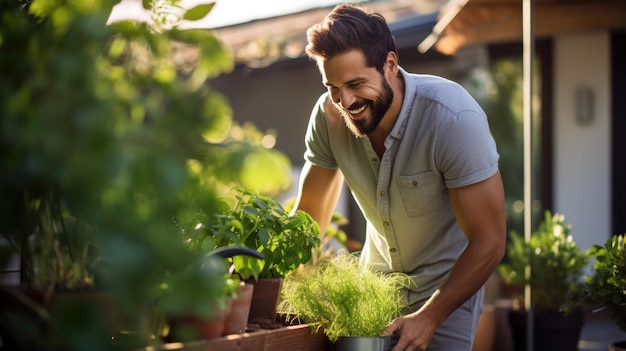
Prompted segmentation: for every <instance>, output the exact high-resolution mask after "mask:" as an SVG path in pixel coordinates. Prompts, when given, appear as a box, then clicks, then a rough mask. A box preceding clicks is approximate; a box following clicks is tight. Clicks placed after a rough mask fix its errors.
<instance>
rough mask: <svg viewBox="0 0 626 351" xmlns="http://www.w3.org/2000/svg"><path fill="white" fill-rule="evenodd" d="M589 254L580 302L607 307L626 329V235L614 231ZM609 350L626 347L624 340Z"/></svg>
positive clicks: (597, 306)
mask: <svg viewBox="0 0 626 351" xmlns="http://www.w3.org/2000/svg"><path fill="white" fill-rule="evenodd" d="M588 254H589V256H590V257H593V258H595V262H594V263H593V272H592V273H591V275H588V276H585V289H584V293H583V298H582V301H581V303H582V304H584V305H590V306H593V307H595V308H596V309H597V310H603V309H606V310H608V311H610V313H611V318H612V319H613V321H615V323H616V324H617V326H618V327H619V328H620V329H621V330H622V331H624V332H626V236H625V235H614V236H612V237H611V238H609V239H608V240H607V241H606V242H605V243H604V246H601V245H594V246H593V247H592V248H591V250H589V252H588ZM609 350H613V351H618V350H619V351H626V340H624V341H621V342H616V343H614V344H612V345H611V346H610V348H609Z"/></svg>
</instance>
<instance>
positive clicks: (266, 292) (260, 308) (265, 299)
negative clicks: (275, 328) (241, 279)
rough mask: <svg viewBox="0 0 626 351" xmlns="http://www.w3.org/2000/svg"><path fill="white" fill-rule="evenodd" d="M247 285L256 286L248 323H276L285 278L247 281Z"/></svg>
mask: <svg viewBox="0 0 626 351" xmlns="http://www.w3.org/2000/svg"><path fill="white" fill-rule="evenodd" d="M246 284H253V285H254V292H253V294H252V303H251V305H250V315H249V316H248V323H258V322H259V321H264V322H275V321H276V307H277V306H278V301H279V299H280V289H281V288H282V286H283V278H261V279H259V280H257V281H255V280H254V279H247V280H246Z"/></svg>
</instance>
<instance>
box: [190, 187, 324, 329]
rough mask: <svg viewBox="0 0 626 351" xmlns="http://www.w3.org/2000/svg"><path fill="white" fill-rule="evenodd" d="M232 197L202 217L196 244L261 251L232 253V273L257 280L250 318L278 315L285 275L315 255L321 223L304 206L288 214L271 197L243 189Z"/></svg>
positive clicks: (254, 282)
mask: <svg viewBox="0 0 626 351" xmlns="http://www.w3.org/2000/svg"><path fill="white" fill-rule="evenodd" d="M233 193H234V196H233V198H230V199H229V198H222V209H221V210H219V211H217V212H216V213H213V214H211V215H209V216H206V217H205V218H203V220H202V222H201V223H200V224H198V225H197V226H196V230H194V233H193V236H194V237H193V239H192V240H191V242H192V245H194V246H196V247H198V248H203V250H215V249H217V248H222V247H229V246H241V247H247V248H251V249H254V250H256V251H258V252H259V253H261V254H262V255H263V257H264V258H263V259H261V260H259V259H257V258H254V257H250V256H234V257H232V258H231V264H232V267H233V269H234V273H235V274H237V275H238V276H239V277H240V278H241V279H242V280H244V281H246V283H250V284H254V285H255V287H254V292H253V297H252V306H251V308H250V314H249V319H248V320H249V322H254V321H255V320H261V319H263V320H269V321H270V322H274V321H275V320H276V306H277V304H278V299H279V297H280V289H281V286H282V282H283V279H284V277H285V276H286V275H287V274H288V273H290V272H292V271H294V270H295V269H297V268H298V267H299V266H300V265H302V264H304V263H307V262H309V261H310V260H311V257H312V252H313V250H314V249H315V248H318V247H319V245H320V238H319V231H320V227H319V225H318V224H317V223H316V222H315V221H314V220H313V218H312V217H311V216H310V215H309V214H307V213H306V212H303V211H296V212H295V213H293V214H289V212H288V211H286V210H285V208H284V207H283V205H282V204H280V203H279V202H277V201H276V200H274V199H272V198H271V197H269V196H264V195H261V194H259V193H257V192H256V191H253V190H247V189H243V188H236V189H234V190H233Z"/></svg>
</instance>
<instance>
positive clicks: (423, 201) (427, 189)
mask: <svg viewBox="0 0 626 351" xmlns="http://www.w3.org/2000/svg"><path fill="white" fill-rule="evenodd" d="M397 181H398V187H399V190H400V194H401V196H402V201H403V202H404V208H405V209H406V213H407V215H409V216H410V217H417V216H423V215H425V214H427V213H429V212H433V211H435V210H437V209H439V208H440V207H441V206H442V205H443V204H444V198H445V194H444V192H445V191H446V188H445V186H444V184H443V182H442V181H441V179H440V178H439V177H437V176H436V175H435V173H433V172H424V173H420V174H414V175H407V176H399V177H398V178H397Z"/></svg>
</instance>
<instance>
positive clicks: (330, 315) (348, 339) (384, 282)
mask: <svg viewBox="0 0 626 351" xmlns="http://www.w3.org/2000/svg"><path fill="white" fill-rule="evenodd" d="M410 282H411V280H410V278H409V277H408V276H407V275H406V274H401V273H382V272H374V271H373V270H371V267H367V266H364V265H362V264H361V263H360V262H359V259H358V257H357V256H356V254H350V253H348V252H347V251H345V250H342V251H340V253H339V254H338V255H337V256H335V257H333V258H332V259H331V260H330V261H326V262H323V263H322V264H321V265H320V267H319V268H318V269H317V270H315V271H307V272H306V273H305V274H290V275H288V276H287V277H286V279H285V281H284V283H283V289H282V300H281V303H280V305H279V311H280V312H281V313H284V314H286V315H289V316H293V317H294V318H299V320H300V321H302V322H304V323H308V324H309V325H310V326H311V327H313V328H315V329H316V330H319V329H321V330H323V332H324V334H325V335H326V336H327V337H328V339H329V340H330V341H331V342H332V343H334V350H336V351H339V350H344V351H345V350H357V349H358V350H381V351H382V350H387V349H390V347H391V336H389V335H387V336H382V334H383V333H384V330H385V327H386V326H387V325H388V324H389V323H390V322H391V321H392V320H393V319H394V318H396V317H398V316H399V315H400V313H401V311H402V309H403V308H404V305H403V303H402V297H401V294H400V289H401V288H402V287H407V286H408V285H409V284H410Z"/></svg>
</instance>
